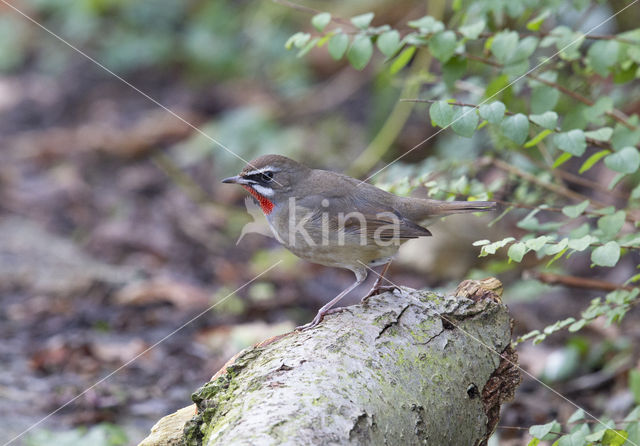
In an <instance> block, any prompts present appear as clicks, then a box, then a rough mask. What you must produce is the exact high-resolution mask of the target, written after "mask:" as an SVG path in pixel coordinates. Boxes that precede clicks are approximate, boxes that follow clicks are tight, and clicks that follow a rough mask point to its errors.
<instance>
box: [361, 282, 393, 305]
mask: <svg viewBox="0 0 640 446" xmlns="http://www.w3.org/2000/svg"><path fill="white" fill-rule="evenodd" d="M399 289H400V288H398V287H397V286H395V285H381V286H377V287H373V288H371V291H369V292H368V293H367V295H366V296H364V297H363V298H362V299H360V303H365V302H367V300H369V298H370V297H371V296H375V295H377V294H381V293H386V292H387V291H395V290H399Z"/></svg>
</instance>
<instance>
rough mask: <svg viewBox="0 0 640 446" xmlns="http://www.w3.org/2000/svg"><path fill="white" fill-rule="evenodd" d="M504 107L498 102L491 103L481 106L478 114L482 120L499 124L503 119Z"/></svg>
mask: <svg viewBox="0 0 640 446" xmlns="http://www.w3.org/2000/svg"><path fill="white" fill-rule="evenodd" d="M505 110H506V107H505V106H504V104H503V103H502V102H500V101H495V102H491V103H489V104H482V105H481V106H480V109H479V112H480V116H481V117H482V119H486V120H487V121H489V122H490V123H491V124H499V123H500V122H502V118H504V112H505Z"/></svg>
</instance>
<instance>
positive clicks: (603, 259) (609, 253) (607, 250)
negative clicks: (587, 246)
mask: <svg viewBox="0 0 640 446" xmlns="http://www.w3.org/2000/svg"><path fill="white" fill-rule="evenodd" d="M619 259H620V245H618V243H617V242H614V241H610V242H607V243H605V244H604V245H603V246H598V247H597V248H596V249H594V250H593V252H592V253H591V261H592V262H593V264H594V265H597V266H616V263H618V260H619Z"/></svg>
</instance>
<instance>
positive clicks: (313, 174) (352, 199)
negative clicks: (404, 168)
mask: <svg viewBox="0 0 640 446" xmlns="http://www.w3.org/2000/svg"><path fill="white" fill-rule="evenodd" d="M223 182H224V183H238V184H240V185H242V186H243V187H244V188H245V189H247V190H248V191H249V192H250V193H251V195H252V196H253V197H254V198H255V199H256V200H258V201H259V202H260V205H261V207H262V209H263V211H264V212H265V215H266V216H267V220H268V221H269V225H270V226H271V229H272V231H273V232H274V234H275V236H276V238H277V239H278V240H279V241H280V242H281V243H282V244H283V245H284V246H286V247H287V248H288V249H289V250H290V251H292V252H293V253H294V254H296V255H297V256H299V257H301V258H303V259H306V260H309V261H311V262H314V263H320V264H322V265H327V266H334V267H338V268H346V269H350V270H351V271H353V273H354V274H355V275H356V282H355V283H354V284H353V285H351V286H350V287H349V288H347V289H346V290H344V291H343V292H342V293H340V294H339V295H338V296H336V297H335V298H334V299H333V300H331V301H330V302H329V303H328V304H327V305H325V306H323V307H322V308H321V309H320V311H319V312H318V314H317V315H316V317H315V318H314V320H313V321H312V322H311V323H309V324H307V325H305V326H303V327H299V328H301V329H306V328H311V327H313V326H315V325H317V324H318V323H319V322H320V321H321V320H322V318H323V316H324V315H325V314H326V313H327V312H328V310H329V309H330V308H331V307H332V306H333V305H335V304H336V303H337V302H338V301H339V300H340V299H341V298H342V297H344V296H345V295H346V294H347V293H348V292H349V291H351V290H352V289H354V288H355V287H356V286H358V285H359V284H360V283H362V282H363V281H364V280H365V279H366V277H367V271H368V268H370V267H373V266H378V265H383V264H384V265H385V269H384V270H383V273H382V275H384V272H385V271H386V268H387V267H388V265H389V263H390V262H391V259H392V258H393V256H394V255H395V254H396V252H397V251H398V249H399V247H400V244H402V243H403V242H404V241H406V240H408V239H412V238H417V237H426V236H430V235H431V232H429V230H428V229H426V228H425V226H427V225H429V224H431V223H432V222H433V221H434V220H437V219H438V218H440V217H443V216H446V215H451V214H459V213H468V212H480V211H490V210H494V209H495V205H496V204H495V203H493V202H488V201H438V200H431V199H421V198H410V197H399V196H397V195H393V194H391V193H389V192H386V191H383V190H382V189H379V188H377V187H375V186H373V185H371V184H368V183H363V182H361V181H358V180H356V179H354V178H351V177H348V176H346V175H342V174H339V173H336V172H331V171H327V170H319V169H310V168H308V167H306V166H304V165H302V164H300V163H298V162H296V161H294V160H292V159H289V158H287V157H284V156H280V155H265V156H261V157H259V158H256V159H255V160H253V161H251V162H250V163H249V164H248V165H247V166H246V167H245V168H244V169H243V170H242V172H241V173H240V174H239V175H237V176H235V177H231V178H227V179H225V180H223ZM382 275H381V276H380V277H379V279H378V280H377V281H376V284H375V285H374V288H372V290H371V291H370V293H369V294H368V295H367V296H365V298H366V297H368V296H370V295H372V294H374V293H375V292H377V291H378V289H379V285H380V279H381V278H382Z"/></svg>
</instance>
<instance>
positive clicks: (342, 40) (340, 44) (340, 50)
mask: <svg viewBox="0 0 640 446" xmlns="http://www.w3.org/2000/svg"><path fill="white" fill-rule="evenodd" d="M348 46H349V36H347V35H346V34H342V33H339V34H336V35H335V36H333V37H331V39H329V45H328V46H327V49H328V50H329V54H330V55H331V57H332V58H333V59H334V60H340V59H341V58H342V56H344V53H345V51H347V47H348Z"/></svg>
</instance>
